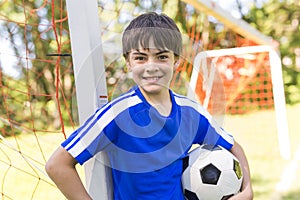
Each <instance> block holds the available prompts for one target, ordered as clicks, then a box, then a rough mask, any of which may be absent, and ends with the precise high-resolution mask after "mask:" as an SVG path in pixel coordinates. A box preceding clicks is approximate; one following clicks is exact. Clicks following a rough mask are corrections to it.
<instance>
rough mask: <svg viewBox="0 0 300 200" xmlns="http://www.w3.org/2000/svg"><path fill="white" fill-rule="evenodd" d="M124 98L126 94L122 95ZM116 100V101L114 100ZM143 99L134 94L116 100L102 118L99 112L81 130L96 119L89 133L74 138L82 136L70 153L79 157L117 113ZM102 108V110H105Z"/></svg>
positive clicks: (83, 130)
mask: <svg viewBox="0 0 300 200" xmlns="http://www.w3.org/2000/svg"><path fill="white" fill-rule="evenodd" d="M122 97H123V98H124V96H122ZM114 102H115V101H114ZM141 102H142V101H141V99H140V98H139V97H138V96H132V97H127V98H124V99H122V100H120V101H118V102H115V104H114V105H113V106H112V107H111V108H109V109H108V110H107V111H106V112H105V113H103V115H102V116H101V117H100V119H97V117H98V116H99V114H97V115H95V116H94V118H93V119H92V120H90V122H89V123H88V124H87V125H86V126H85V127H84V128H83V129H82V130H81V131H80V132H82V133H84V132H85V130H86V129H87V128H88V127H89V126H90V124H92V123H94V122H95V120H96V123H95V124H94V125H92V127H91V129H90V130H88V133H87V134H85V135H84V136H82V134H81V133H78V135H77V136H76V137H75V138H74V139H73V141H72V143H74V142H75V141H76V140H77V138H78V137H82V138H81V139H80V142H77V143H76V144H75V145H74V146H73V147H72V148H71V149H70V150H69V153H70V154H71V155H72V156H73V157H77V156H78V155H79V154H80V153H81V152H82V151H84V150H85V149H86V148H87V147H88V146H89V145H90V144H91V143H92V142H93V141H94V140H95V139H96V137H97V136H98V135H99V133H101V131H102V130H103V129H104V128H105V127H106V126H107V125H108V124H109V123H110V122H111V121H112V120H113V119H115V118H116V116H117V115H119V114H120V113H121V112H123V111H124V110H126V109H128V108H129V107H132V106H134V105H137V104H139V103H141ZM103 109H104V108H103ZM103 109H101V110H103ZM100 114H101V112H100ZM68 146H70V145H68Z"/></svg>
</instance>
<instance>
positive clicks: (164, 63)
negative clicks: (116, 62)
mask: <svg viewBox="0 0 300 200" xmlns="http://www.w3.org/2000/svg"><path fill="white" fill-rule="evenodd" d="M176 61H177V60H176V59H175V56H174V53H173V52H172V51H170V50H167V49H157V48H155V47H153V48H152V47H151V48H148V49H144V48H140V49H137V50H132V51H131V52H130V53H129V56H128V59H127V62H126V63H127V66H128V68H129V70H130V71H131V72H132V75H133V80H134V81H135V83H136V84H137V85H138V86H139V87H140V88H141V89H142V90H143V92H144V93H147V94H149V95H151V94H152V95H153V94H159V93H161V92H165V91H168V90H169V86H170V82H171V80H172V77H173V73H174V70H175V67H176V64H175V62H176Z"/></svg>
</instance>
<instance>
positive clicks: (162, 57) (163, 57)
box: [158, 55, 169, 60]
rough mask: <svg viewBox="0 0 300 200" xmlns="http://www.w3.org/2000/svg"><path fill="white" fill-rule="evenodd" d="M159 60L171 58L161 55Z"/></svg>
mask: <svg viewBox="0 0 300 200" xmlns="http://www.w3.org/2000/svg"><path fill="white" fill-rule="evenodd" d="M158 58H159V59H160V60H166V59H168V58H169V56H167V55H160V56H159V57H158Z"/></svg>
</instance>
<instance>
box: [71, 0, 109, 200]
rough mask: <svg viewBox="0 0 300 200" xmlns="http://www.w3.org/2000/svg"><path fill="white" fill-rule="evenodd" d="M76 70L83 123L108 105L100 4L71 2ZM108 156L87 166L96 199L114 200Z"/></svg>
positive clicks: (93, 0)
mask: <svg viewBox="0 0 300 200" xmlns="http://www.w3.org/2000/svg"><path fill="white" fill-rule="evenodd" d="M66 5H67V11H68V20H69V30H70V41H71V49H72V59H73V69H74V77H75V86H76V99H77V107H78V115H79V123H80V124H83V123H84V122H85V120H86V119H87V118H88V117H89V116H90V115H91V114H92V113H94V112H95V111H96V109H97V108H99V107H100V106H101V105H103V104H104V103H106V102H107V99H108V98H107V86H106V78H105V67H104V58H103V49H102V41H101V36H100V24H99V20H98V6H97V0H89V1H81V0H67V1H66ZM103 159H104V160H105V159H107V155H106V154H105V153H103V152H102V153H100V154H97V155H96V158H95V157H94V158H92V159H90V160H89V161H88V162H87V163H85V165H84V167H85V179H86V188H87V190H88V192H89V194H90V195H91V196H92V198H93V199H103V200H109V199H112V182H111V170H110V168H109V167H108V166H106V165H105V164H104V163H102V162H100V160H103Z"/></svg>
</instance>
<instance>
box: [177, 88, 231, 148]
mask: <svg viewBox="0 0 300 200" xmlns="http://www.w3.org/2000/svg"><path fill="white" fill-rule="evenodd" d="M174 98H175V101H176V103H177V104H178V105H180V106H188V107H192V108H193V109H195V110H196V111H197V112H198V113H200V114H201V115H203V116H204V117H205V118H206V119H207V120H208V122H209V123H210V124H211V126H212V127H213V128H214V129H215V130H216V132H217V133H218V134H219V135H220V136H221V137H223V138H224V139H225V140H226V141H227V142H229V143H231V144H233V142H234V141H233V137H232V136H231V135H230V134H228V133H227V132H226V131H224V130H223V129H222V128H221V127H220V125H219V124H218V123H217V122H216V121H215V120H214V119H213V117H212V116H211V114H209V112H208V111H207V110H205V109H204V107H203V106H201V105H200V104H199V103H196V102H194V101H192V100H190V99H188V98H186V97H185V96H181V95H177V94H174Z"/></svg>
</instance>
